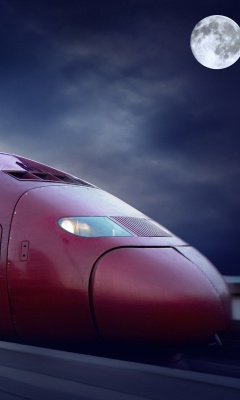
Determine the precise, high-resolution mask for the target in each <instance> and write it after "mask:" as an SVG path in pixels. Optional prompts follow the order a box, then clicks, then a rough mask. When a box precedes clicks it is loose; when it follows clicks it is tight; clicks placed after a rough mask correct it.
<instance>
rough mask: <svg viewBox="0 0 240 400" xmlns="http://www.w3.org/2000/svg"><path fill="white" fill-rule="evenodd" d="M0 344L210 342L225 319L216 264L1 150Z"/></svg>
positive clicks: (116, 202) (79, 186)
mask: <svg viewBox="0 0 240 400" xmlns="http://www.w3.org/2000/svg"><path fill="white" fill-rule="evenodd" d="M0 186H1V191H0V204H1V207H0V243H1V248H0V250H1V253H0V256H1V258H0V315H1V317H0V339H2V340H16V341H17V340H19V341H25V342H27V341H31V340H32V339H36V341H41V340H42V341H53V342H54V341H74V342H84V341H88V342H89V341H90V342H91V341H92V342H95V341H104V342H106V343H107V342H109V343H110V342H116V343H117V342H121V343H140V344H141V343H151V344H154V345H159V344H162V343H167V344H170V345H171V344H175V343H208V342H209V341H211V338H212V337H214V335H219V333H220V332H225V331H226V330H227V329H228V328H229V324H230V320H231V311H230V309H231V307H230V295H229V291H228V288H227V285H226V283H225V281H224V279H223V277H222V276H221V274H220V273H219V272H218V270H217V269H216V268H215V267H214V266H213V265H212V263H211V262H210V261H209V260H208V259H207V258H205V257H204V256H203V255H202V254H201V253H200V252H198V251H197V250H196V249H195V248H193V247H192V246H190V245H189V244H188V243H186V242H185V241H183V240H182V239H180V238H179V237H177V236H176V235H174V234H173V233H172V232H170V231H169V230H167V229H166V228H165V227H163V226H162V225H161V224H159V223H157V222H156V221H154V220H152V219H151V218H149V217H147V216H146V215H145V214H143V213H141V212H140V211H138V210H137V209H135V208H133V207H131V206H130V205H128V204H127V203H125V202H124V201H122V200H120V199H118V198H117V197H115V196H113V195H111V194H109V193H108V192H106V191H104V190H102V189H100V188H98V187H96V186H95V185H92V184H90V183H89V182H87V181H84V180H82V179H80V178H78V177H75V176H73V175H71V174H68V173H65V172H62V171H60V170H58V169H55V168H52V167H49V166H47V165H44V164H42V163H39V162H36V161H34V160H30V159H27V158H25V157H21V156H18V155H14V154H8V153H0Z"/></svg>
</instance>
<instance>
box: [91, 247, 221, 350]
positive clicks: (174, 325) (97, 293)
mask: <svg viewBox="0 0 240 400" xmlns="http://www.w3.org/2000/svg"><path fill="white" fill-rule="evenodd" d="M209 269H210V270H211V271H210V273H209V276H210V279H209V277H208V276H207V275H208V274H207V273H206V271H203V270H201V269H199V267H198V266H196V265H195V264H193V263H192V262H191V261H190V260H188V259H187V258H186V257H184V256H183V255H182V254H180V253H179V252H178V251H176V250H175V249H173V248H119V249H115V250H112V251H110V252H108V253H106V254H105V255H103V256H102V257H101V258H100V259H99V260H98V262H97V263H96V265H95V268H94V273H93V275H92V281H91V299H90V301H91V303H92V309H93V313H94V319H95V322H96V326H97V329H98V331H99V333H100V335H101V336H102V337H103V338H104V339H108V340H109V339H110V340H126V341H135V342H136V341H152V342H163V341H164V342H168V343H173V342H186V341H188V342H189V341H192V342H194V341H202V340H207V339H208V338H209V337H211V335H213V334H214V333H215V332H217V331H222V330H225V329H226V327H227V323H228V318H229V309H228V308H229V294H228V290H227V287H226V285H225V283H224V281H223V279H222V277H221V276H220V274H219V273H218V272H217V271H216V270H215V268H214V267H212V266H211V264H210V263H209Z"/></svg>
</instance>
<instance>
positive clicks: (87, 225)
mask: <svg viewBox="0 0 240 400" xmlns="http://www.w3.org/2000/svg"><path fill="white" fill-rule="evenodd" d="M58 225H59V226H60V227H61V228H62V229H64V230H65V231H67V232H69V233H72V234H73V235H76V236H81V237H92V238H93V237H111V236H118V237H121V236H133V235H132V234H131V233H130V232H128V231H127V230H126V229H124V228H123V227H121V226H120V225H118V224H117V223H116V222H114V221H112V220H111V219H110V218H108V217H66V218H60V219H59V220H58Z"/></svg>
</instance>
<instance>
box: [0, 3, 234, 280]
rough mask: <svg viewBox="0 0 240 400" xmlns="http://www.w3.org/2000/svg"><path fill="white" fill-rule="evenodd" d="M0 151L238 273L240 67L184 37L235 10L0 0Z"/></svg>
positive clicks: (202, 5) (205, 6) (193, 5)
mask: <svg viewBox="0 0 240 400" xmlns="http://www.w3.org/2000/svg"><path fill="white" fill-rule="evenodd" d="M0 7H1V8H0V11H1V12H0V54H1V62H0V87H1V90H0V143H1V150H2V151H6V152H10V153H15V154H20V155H23V156H25V157H29V158H33V159H36V160H38V161H40V162H44V163H46V164H48V165H52V166H55V167H57V168H60V169H62V170H66V171H68V172H70V173H72V174H74V175H77V176H80V177H82V178H84V179H86V180H88V181H90V182H93V183H95V184H96V185H98V186H100V187H102V188H104V189H106V190H108V191H109V192H111V193H113V194H115V195H117V196H119V197H120V198H122V199H124V200H125V201H127V202H129V203H130V204H132V205H133V206H135V207H137V208H139V209H140V210H141V211H143V212H145V213H146V214H147V215H149V216H151V217H152V218H154V219H156V220H158V221H159V222H160V223H163V224H164V225H166V226H167V227H168V228H169V229H171V230H172V231H173V232H175V233H176V234H178V235H179V236H181V237H182V238H183V239H185V240H186V241H188V242H190V243H191V244H193V245H194V246H196V247H197V248H199V249H200V250H201V251H202V252H203V253H204V254H206V255H207V256H209V257H210V259H211V260H212V261H213V262H214V263H215V264H216V265H217V266H218V267H219V268H220V270H221V271H222V272H224V273H225V274H239V267H238V262H237V261H238V257H239V255H240V254H239V250H238V246H237V238H238V237H239V234H240V228H239V227H238V216H239V204H240V202H239V200H240V199H239V194H240V184H239V182H240V180H239V168H240V163H239V146H240V142H239V129H238V125H239V116H238V113H239V111H238V108H239V107H238V103H239V101H238V98H239V94H238V86H239V85H238V83H239V64H237V63H236V64H235V65H233V66H232V67H230V68H227V69H226V70H218V71H214V70H210V69H208V68H205V67H203V66H201V65H200V64H199V63H198V62H197V61H196V60H195V59H194V57H193V55H192V53H191V50H190V36H191V32H192V30H193V28H194V26H195V25H196V24H197V22H199V21H200V20H201V19H203V18H205V17H206V16H209V15H212V14H220V15H226V16H228V17H230V18H233V19H235V20H236V22H237V23H239V22H240V21H238V20H237V15H238V12H237V11H238V5H237V2H235V1H229V2H227V4H226V2H225V1H219V2H218V4H217V6H216V2H214V1H208V2H203V1H201V2H200V1H196V2H190V1H187V0H185V1H182V2H181V7H180V6H179V2H177V1H161V2H160V1H156V0H128V1H117V2H113V1H106V0H104V1H101V2H100V1H77V0H76V1H74V0H69V1H50V0H48V1H44V0H42V1H34V2H33V1H27V0H23V1H21V2H19V1H13V0H10V1H0Z"/></svg>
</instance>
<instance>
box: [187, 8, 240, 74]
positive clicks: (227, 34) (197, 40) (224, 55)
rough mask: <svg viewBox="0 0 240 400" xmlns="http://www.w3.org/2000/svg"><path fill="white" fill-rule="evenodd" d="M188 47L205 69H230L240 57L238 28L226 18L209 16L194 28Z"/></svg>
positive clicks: (239, 32)
mask: <svg viewBox="0 0 240 400" xmlns="http://www.w3.org/2000/svg"><path fill="white" fill-rule="evenodd" d="M190 45H191V49H192V52H193V55H194V57H195V58H196V60H197V61H198V62H199V63H200V64H202V65H204V66H205V67H207V68H212V69H222V68H227V67H230V65H232V64H234V63H235V62H236V61H237V60H238V59H239V57H240V28H239V26H238V24H237V23H236V22H235V21H233V20H232V19H230V18H228V17H224V16H223V15H211V16H210V17H206V18H204V19H202V20H201V21H200V22H198V24H197V25H196V26H195V28H194V29H193V31H192V34H191V41H190Z"/></svg>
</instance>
